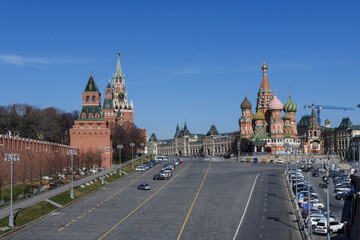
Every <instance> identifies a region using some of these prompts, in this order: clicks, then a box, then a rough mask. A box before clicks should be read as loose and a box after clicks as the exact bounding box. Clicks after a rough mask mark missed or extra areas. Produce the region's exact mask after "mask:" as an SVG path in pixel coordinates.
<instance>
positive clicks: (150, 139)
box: [149, 133, 158, 142]
mask: <svg viewBox="0 0 360 240" xmlns="http://www.w3.org/2000/svg"><path fill="white" fill-rule="evenodd" d="M157 141H158V139H157V137H156V135H155V133H152V134H151V137H150V138H149V142H157Z"/></svg>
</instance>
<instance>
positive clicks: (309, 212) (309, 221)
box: [306, 157, 312, 236]
mask: <svg viewBox="0 0 360 240" xmlns="http://www.w3.org/2000/svg"><path fill="white" fill-rule="evenodd" d="M306 168H307V179H308V222H307V226H308V232H309V236H311V230H312V226H311V219H310V218H311V211H310V209H311V208H310V197H311V194H310V171H309V158H308V157H307V158H306Z"/></svg>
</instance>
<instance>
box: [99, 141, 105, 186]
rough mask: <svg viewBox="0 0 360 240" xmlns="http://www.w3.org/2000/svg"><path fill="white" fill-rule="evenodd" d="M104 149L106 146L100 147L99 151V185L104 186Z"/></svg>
mask: <svg viewBox="0 0 360 240" xmlns="http://www.w3.org/2000/svg"><path fill="white" fill-rule="evenodd" d="M105 149H106V146H100V147H99V150H100V151H101V172H102V174H101V184H102V185H104V184H105V183H104V151H105Z"/></svg>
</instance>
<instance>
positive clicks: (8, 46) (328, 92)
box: [0, 0, 360, 139]
mask: <svg viewBox="0 0 360 240" xmlns="http://www.w3.org/2000/svg"><path fill="white" fill-rule="evenodd" d="M359 7H360V4H359V2H358V1H346V2H339V1H301V2H299V1H297V2H295V1H209V0H208V1H2V2H1V3H0V31H1V35H0V81H1V83H2V84H1V86H2V91H1V94H0V105H8V104H12V103H27V104H32V105H38V106H39V107H42V108H45V107H50V106H54V107H57V108H60V109H62V110H65V111H73V110H80V109H81V101H82V91H83V90H84V88H85V85H86V82H87V80H88V78H89V76H90V72H91V70H93V71H94V78H95V81H96V83H97V84H98V87H99V89H100V90H101V92H102V93H103V91H104V88H105V86H106V84H107V82H108V79H109V78H111V77H112V75H113V74H114V73H115V67H116V61H117V56H116V52H117V51H120V52H121V65H122V70H123V73H124V74H125V75H126V81H127V85H126V90H127V92H128V98H129V99H133V102H134V108H135V113H134V120H135V123H136V125H137V126H138V127H140V128H146V129H147V131H148V134H151V133H156V135H157V136H158V138H160V139H165V138H172V137H173V135H174V133H175V127H176V124H177V123H179V125H180V126H181V127H182V126H183V125H184V122H185V121H186V122H187V125H188V128H189V130H190V131H191V132H192V133H206V132H207V131H208V130H209V129H210V126H211V125H212V124H214V125H216V127H217V129H218V130H219V131H220V132H232V131H236V130H238V119H239V117H240V116H241V110H240V104H241V102H242V100H243V99H244V96H245V89H246V91H247V95H248V98H249V100H250V101H251V103H252V104H253V107H254V108H255V106H256V97H257V92H258V90H259V87H260V83H261V80H262V72H261V65H262V63H263V60H264V57H265V59H266V64H267V65H268V79H269V82H270V86H271V88H272V89H273V90H276V92H277V96H278V98H279V99H280V101H282V102H283V103H285V102H286V101H287V99H288V93H289V89H291V93H292V98H293V100H294V101H295V103H296V104H298V106H299V111H298V112H297V114H296V118H297V120H298V121H299V120H300V118H301V116H302V115H304V114H309V113H310V110H305V109H303V106H304V105H305V104H312V103H315V104H323V105H335V106H348V107H354V108H355V107H356V105H357V104H359V103H360V99H359V97H358V93H359V87H360V84H359V82H358V79H359V74H358V72H359V63H360V60H359V56H360V47H359V45H360V44H359V43H360V41H359V40H360V30H359V23H360V15H359V14H358V12H359V10H360V8H359ZM102 95H103V94H102ZM359 111H360V110H359V109H358V108H355V111H347V112H346V113H345V112H344V111H341V110H323V111H322V122H323V121H324V120H325V119H326V117H328V118H329V120H330V121H331V126H338V125H339V123H340V121H341V119H342V118H343V117H344V116H349V117H350V118H351V120H352V122H353V123H354V124H360V113H359Z"/></svg>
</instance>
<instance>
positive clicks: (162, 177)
mask: <svg viewBox="0 0 360 240" xmlns="http://www.w3.org/2000/svg"><path fill="white" fill-rule="evenodd" d="M153 180H169V175H165V174H156V175H154V177H153Z"/></svg>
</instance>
